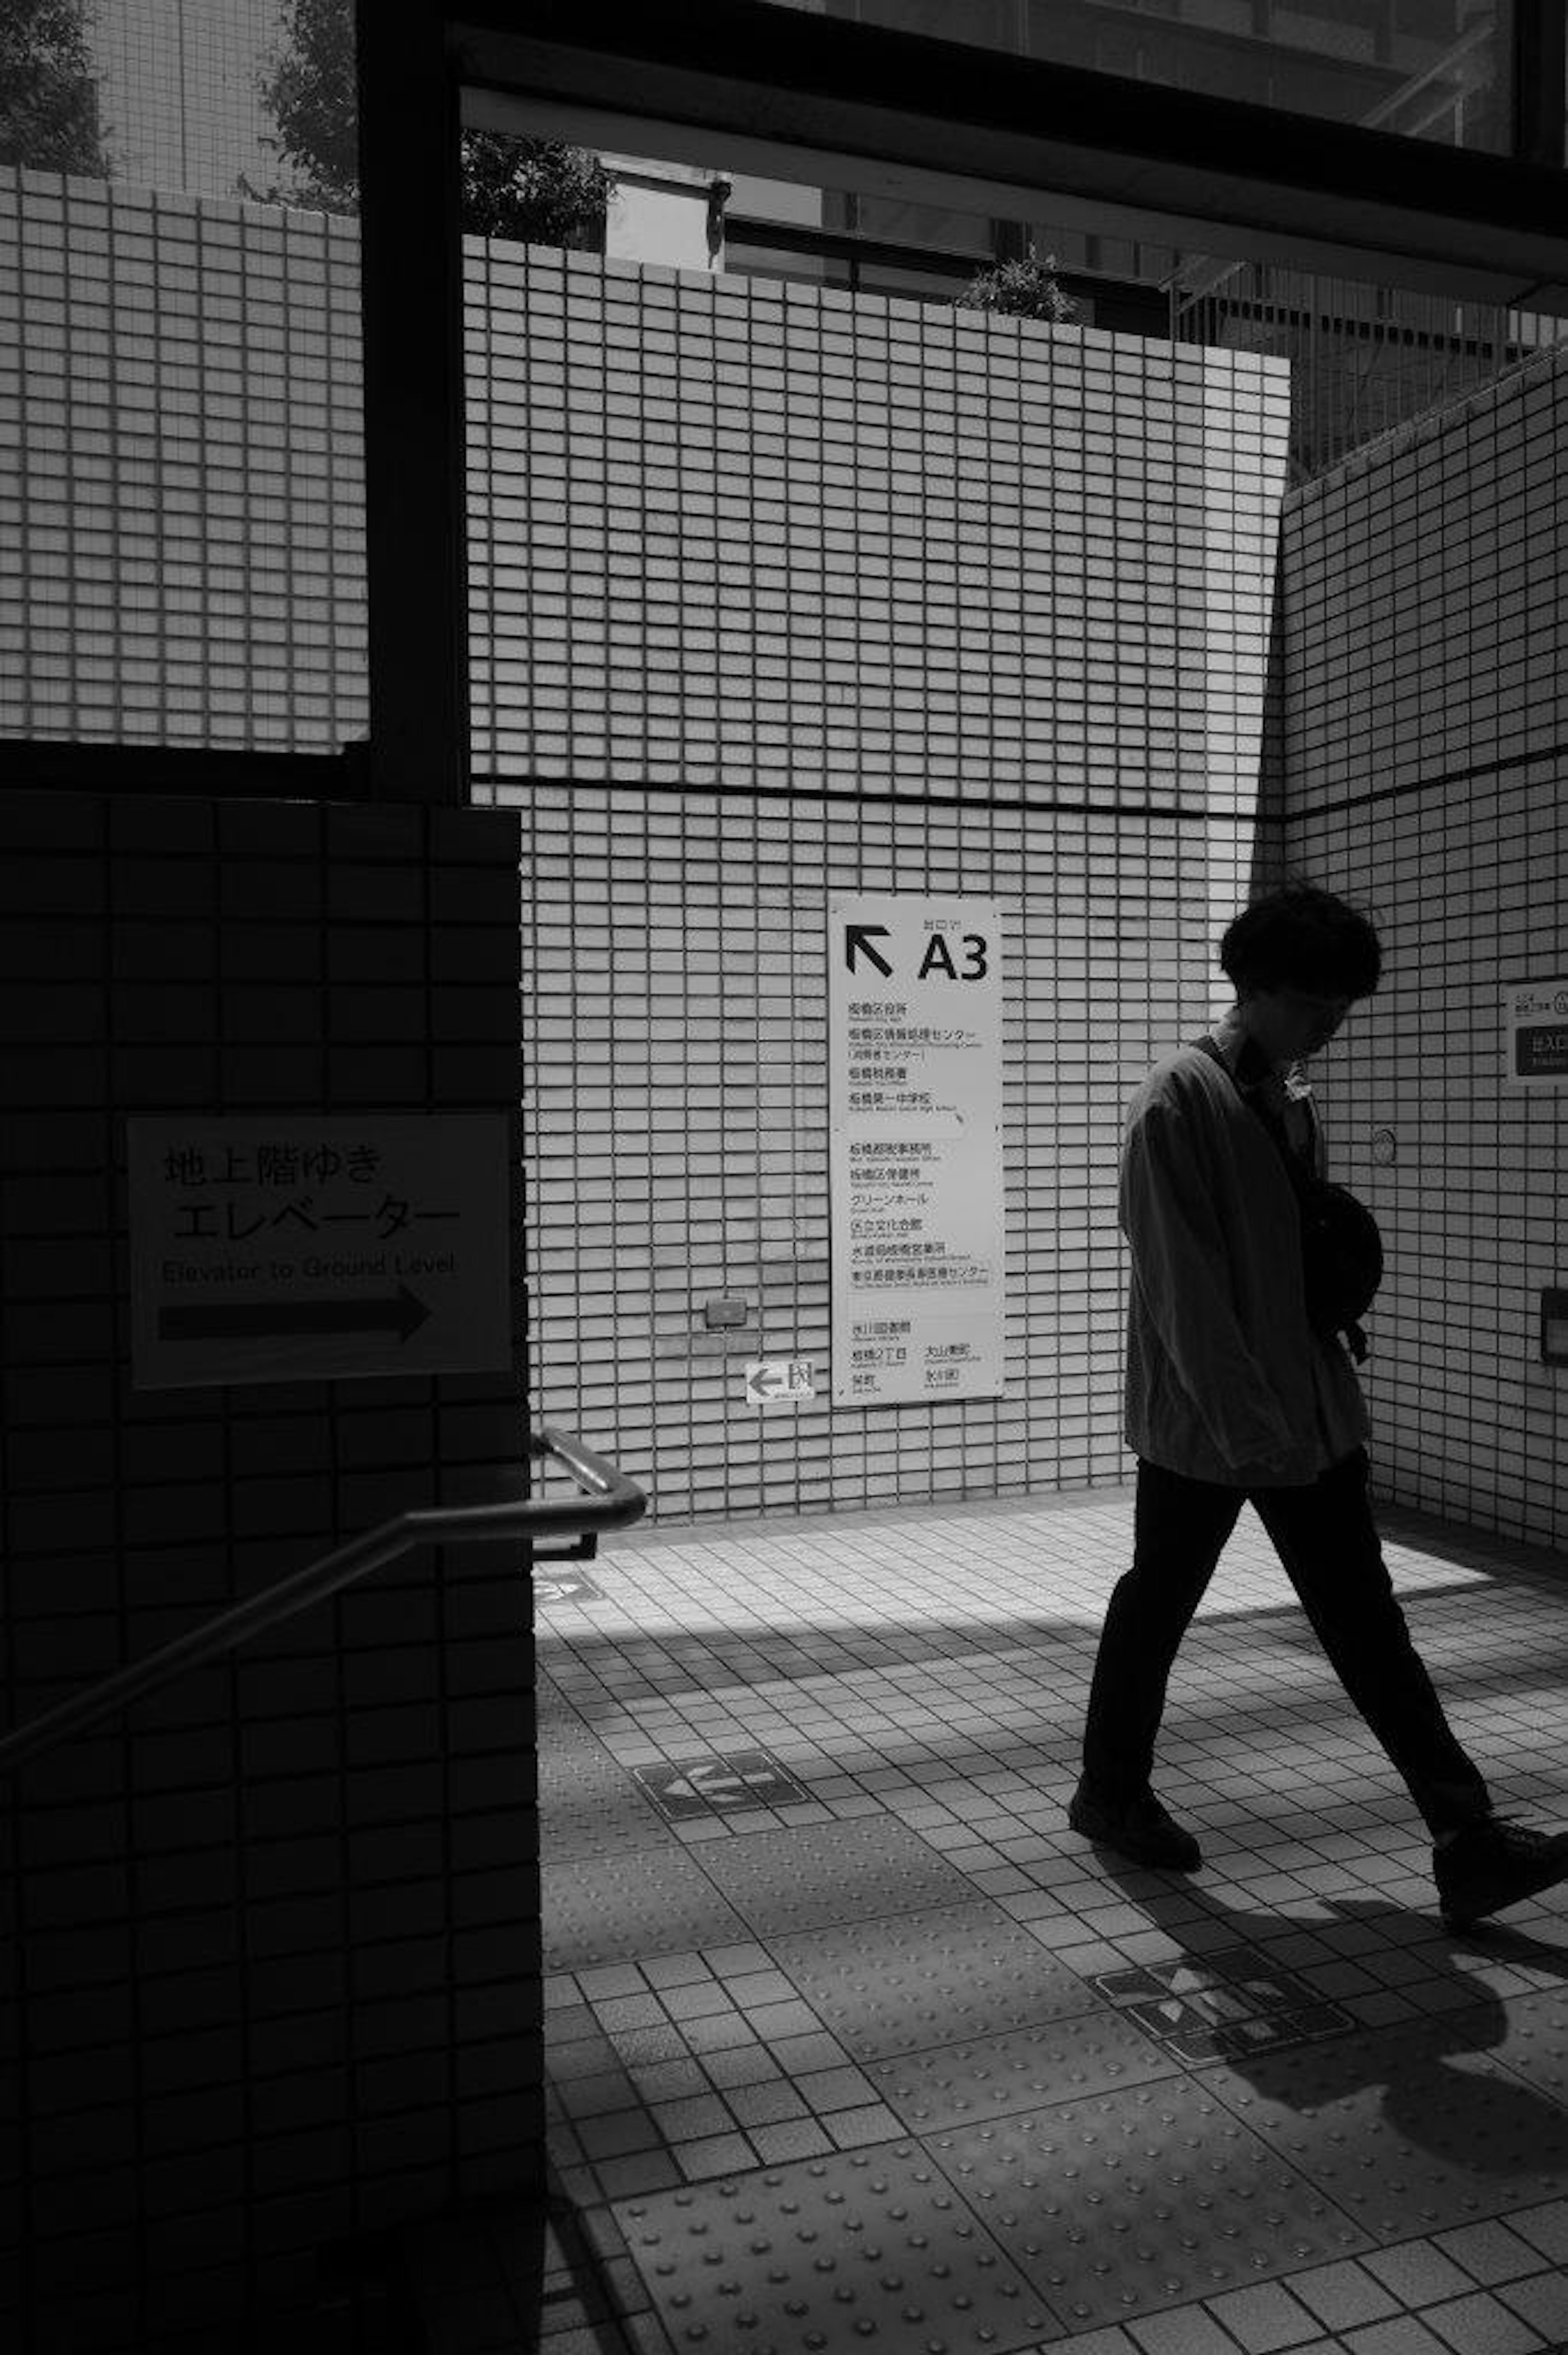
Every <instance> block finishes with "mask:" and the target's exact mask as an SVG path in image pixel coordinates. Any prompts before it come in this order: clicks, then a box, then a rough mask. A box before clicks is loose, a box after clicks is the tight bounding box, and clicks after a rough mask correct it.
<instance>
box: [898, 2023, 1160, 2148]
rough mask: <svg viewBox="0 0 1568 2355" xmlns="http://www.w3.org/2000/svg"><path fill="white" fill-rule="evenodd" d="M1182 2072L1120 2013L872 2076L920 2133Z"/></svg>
mask: <svg viewBox="0 0 1568 2355" xmlns="http://www.w3.org/2000/svg"><path fill="white" fill-rule="evenodd" d="M1177 2073H1178V2072H1177V2066H1176V2063H1175V2062H1174V2061H1172V2060H1171V2057H1170V2055H1169V2054H1168V2053H1166V2052H1162V2051H1160V2047H1159V2046H1158V2045H1157V2044H1155V2043H1153V2042H1152V2041H1150V2038H1149V2037H1147V2036H1145V2035H1144V2033H1143V2031H1142V2030H1141V2029H1139V2028H1138V2027H1137V2026H1135V2025H1134V2023H1133V2022H1132V2021H1131V2020H1130V2019H1123V2018H1121V2016H1120V2015H1119V2014H1118V2013H1117V2012H1114V2011H1101V2012H1093V2013H1086V2015H1085V2016H1084V2017H1083V2018H1081V2019H1071V2020H1067V2021H1060V2022H1054V2023H1053V2024H1052V2025H1051V2026H1049V2027H1044V2028H1014V2029H1010V2030H1008V2031H1007V2033H1006V2034H1005V2035H1002V2036H985V2037H980V2038H978V2039H977V2040H976V2041H974V2042H973V2043H969V2044H946V2045H943V2046H942V2047H941V2049H940V2050H939V2051H935V2052H912V2053H906V2054H904V2055H902V2056H900V2057H899V2058H898V2059H896V2060H893V2061H876V2062H870V2063H868V2064H867V2068H866V2074H867V2076H868V2077H869V2078H870V2079H871V2081H872V2083H873V2084H874V2086H875V2087H876V2089H877V2091H878V2093H879V2094H881V2095H882V2098H883V2100H884V2101H885V2103H886V2104H887V2105H888V2107H889V2109H891V2110H894V2111H895V2112H896V2113H897V2115H898V2116H899V2117H901V2118H902V2119H903V2121H904V2123H905V2125H906V2126H907V2127H908V2128H909V2130H910V2132H911V2133H912V2134H932V2133H934V2132H936V2130H937V2129H938V2127H941V2126H972V2125H973V2124H975V2123H976V2121H977V2120H980V2119H982V2118H997V2117H1005V2116H1007V2115H1009V2114H1011V2113H1012V2112H1015V2111H1018V2110H1037V2109H1039V2108H1041V2107H1042V2105H1044V2104H1045V2103H1047V2102H1061V2101H1070V2100H1072V2099H1074V2098H1075V2097H1082V2096H1083V2095H1085V2094H1101V2093H1107V2092H1109V2091H1110V2090H1111V2089H1112V2088H1113V2087H1116V2086H1118V2085H1139V2084H1143V2083H1147V2082H1148V2081H1149V2080H1150V2078H1153V2077H1170V2076H1174V2075H1176V2074H1177Z"/></svg>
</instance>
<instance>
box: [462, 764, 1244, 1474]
mask: <svg viewBox="0 0 1568 2355" xmlns="http://www.w3.org/2000/svg"><path fill="white" fill-rule="evenodd" d="M509 798H514V800H515V804H516V806H517V808H518V810H519V814H520V815H521V818H522V822H523V826H524V866H525V868H526V869H527V871H528V872H529V873H530V874H531V876H532V878H533V883H532V894H533V898H532V913H531V918H530V921H529V922H528V924H527V926H526V928H525V931H524V1039H525V1066H526V1092H525V1095H524V1139H525V1153H526V1158H527V1165H528V1185H529V1204H530V1209H529V1263H530V1271H531V1273H530V1282H531V1284H532V1288H533V1308H532V1332H533V1337H534V1351H535V1358H534V1364H535V1396H536V1399H537V1402H538V1412H540V1413H541V1414H542V1415H543V1416H544V1417H545V1418H546V1420H554V1421H558V1422H561V1423H566V1424H567V1426H568V1427H570V1428H572V1429H574V1430H578V1431H581V1432H582V1433H584V1434H585V1436H587V1438H588V1441H589V1443H590V1444H592V1445H594V1446H597V1447H601V1448H602V1449H604V1451H605V1452H606V1453H607V1454H609V1455H610V1457H611V1458H612V1460H614V1461H615V1462H617V1463H619V1464H620V1465H621V1466H622V1467H623V1468H624V1469H625V1470H626V1471H628V1472H630V1475H631V1476H632V1477H633V1478H634V1479H637V1480H638V1481H640V1482H641V1483H642V1484H643V1485H644V1486H645V1487H647V1488H648V1489H649V1491H650V1495H651V1497H652V1508H653V1510H654V1512H655V1515H661V1514H662V1515H663V1516H665V1517H676V1518H681V1517H684V1516H687V1515H692V1514H705V1513H725V1512H732V1513H733V1512H741V1511H747V1512H750V1511H756V1510H758V1509H760V1508H765V1507H771V1506H781V1507H785V1508H788V1509H790V1510H804V1509H810V1508H822V1509H830V1508H833V1507H835V1506H837V1507H847V1506H852V1505H863V1504H867V1503H873V1502H880V1501H892V1500H895V1499H901V1500H903V1501H904V1502H906V1503H912V1502H915V1501H917V1500H919V1499H921V1498H925V1497H958V1496H964V1495H970V1496H974V1495H998V1494H1006V1493H1016V1492H1019V1491H1022V1490H1025V1489H1029V1488H1050V1487H1082V1486H1086V1485H1088V1484H1089V1483H1091V1482H1094V1481H1097V1480H1113V1481H1114V1480H1120V1479H1122V1478H1124V1477H1125V1476H1127V1471H1128V1463H1129V1459H1128V1456H1127V1455H1126V1451H1125V1449H1124V1447H1123V1444H1122V1438H1121V1406H1122V1401H1121V1380H1122V1335H1123V1326H1124V1319H1125V1308H1126V1289H1127V1264H1126V1256H1125V1245H1124V1243H1123V1240H1122V1237H1121V1234H1120V1231H1119V1229H1118V1225H1117V1214H1116V1194H1117V1171H1118V1151H1119V1143H1120V1134H1121V1123H1122V1117H1123V1109H1124V1105H1125V1102H1126V1099H1127V1096H1128V1092H1130V1090H1131V1089H1132V1087H1133V1086H1134V1085H1135V1084H1136V1082H1138V1080H1139V1079H1140V1078H1141V1077H1142V1075H1143V1072H1144V1071H1145V1070H1146V1069H1147V1068H1148V1066H1149V1064H1150V1062H1151V1061H1152V1060H1154V1058H1155V1057H1156V1056H1158V1055H1160V1054H1161V1053H1164V1052H1165V1051H1166V1050H1168V1049H1170V1048H1171V1047H1173V1046H1175V1045H1177V1044H1179V1043H1180V1042H1181V1039H1184V1038H1191V1037H1192V1036H1193V1035H1194V1034H1195V1033H1196V1032H1197V1031H1198V1030H1199V1029H1201V1028H1202V1026H1203V1024H1204V1022H1205V1020H1206V1018H1207V1017H1208V1014H1209V1010H1210V1007H1211V1005H1212V1003H1213V937H1214V931H1215V928H1216V925H1217V923H1218V922H1222V921H1223V918H1222V917H1220V916H1219V915H1217V914H1211V911H1212V910H1213V909H1215V908H1217V906H1218V905H1219V903H1221V902H1224V904H1225V905H1226V906H1227V907H1230V908H1234V906H1237V905H1239V904H1240V903H1241V902H1242V901H1243V900H1245V897H1246V895H1247V891H1248V889H1249V886H1250V882H1251V878H1252V870H1253V863H1254V857H1255V852H1254V844H1253V837H1252V829H1251V828H1250V827H1248V826H1243V825H1240V824H1237V823H1234V822H1231V821H1227V820H1224V819H1219V818H1216V819H1213V820H1211V821H1209V822H1208V823H1207V824H1196V823H1193V822H1192V821H1191V820H1189V819H1187V818H1186V817H1184V816H1179V815H1171V816H1151V817H1147V818H1135V817H1132V816H1128V815H1116V814H1114V813H1112V812H1109V811H1105V812H1091V811H1080V812H1077V813H1074V812H1069V811H1054V810H1030V809H1006V808H1000V807H996V806H988V805H984V804H978V805H974V806H972V807H964V808H959V807H955V806H951V805H934V804H931V803H922V802H918V801H916V802H908V803H896V802H886V801H883V802H873V801H870V800H867V801H865V802H863V803H859V804H857V803H854V802H852V801H843V802H826V801H821V800H816V801H809V800H806V799H805V798H803V797H794V796H782V795H780V796H771V797H769V796H762V795H749V794H723V795H720V794H696V793H691V794H673V793H670V794H643V793H639V792H636V791H634V790H630V789H627V790H624V791H619V792H618V791H613V790H612V791H608V792H607V791H605V790H603V789H602V788H601V789H598V790H596V789H594V788H591V787H589V786H588V785H587V784H581V785H577V786H574V787H570V788H567V787H562V786H544V785H535V786H533V787H531V788H530V789H528V791H527V792H526V793H525V794H523V793H519V794H516V795H515V796H509ZM850 890H865V891H890V890H933V891H949V892H951V891H970V892H973V893H975V894H977V895H978V896H981V897H985V896H992V895H993V896H994V897H995V898H996V899H997V900H999V901H1000V903H1001V907H1002V909H1003V911H1004V915H1005V920H1006V924H1007V936H1006V949H1005V957H1006V965H1005V971H1006V975H1007V981H1006V991H1005V1006H1004V1019H1003V1034H1002V1063H1003V1098H1002V1112H1003V1152H1004V1163H1005V1173H1006V1201H1005V1208H1006V1220H1007V1265H1008V1311H1007V1322H1006V1380H1007V1393H1006V1395H1005V1397H1003V1398H1002V1399H1001V1400H997V1401H980V1400H976V1401H943V1402H941V1403H939V1404H933V1405H930V1406H927V1405H924V1404H909V1405H900V1406H883V1407H872V1408H865V1407H859V1406H853V1407H852V1406H839V1405H834V1404H832V1402H831V1401H830V1400H829V1399H828V1398H827V1397H826V1396H822V1395H819V1397H818V1398H817V1399H816V1400H815V1401H811V1402H810V1403H809V1404H802V1405H799V1406H789V1407H785V1408H778V1407H775V1408H769V1409H766V1410H758V1408H756V1407H752V1406H748V1405H747V1403H746V1401H745V1399H744V1396H743V1369H744V1366H745V1364H746V1362H747V1359H751V1358H758V1357H771V1356H782V1355H788V1356H792V1357H807V1358H810V1359H813V1361H814V1363H815V1365H816V1367H817V1369H818V1375H819V1380H820V1382H821V1384H822V1386H823V1388H824V1389H825V1388H826V1375H827V1368H828V1358H829V1344H830V1337H831V1318H830V1300H829V1268H828V1249H829V1232H828V1223H829V1202H828V1111H827V937H826V914H825V910H826V902H827V900H828V899H829V897H830V896H832V894H833V893H835V892H839V891H850ZM720 1295H727V1296H732V1297H733V1296H737V1295H738V1296H739V1297H741V1298H743V1299H744V1300H745V1302H746V1303H747V1310H746V1322H745V1324H744V1325H743V1326H742V1327H738V1328H734V1329H731V1330H728V1331H709V1330H708V1329H707V1328H706V1326H705V1313H704V1312H705V1303H706V1301H707V1300H708V1299H710V1298H713V1297H717V1296H720Z"/></svg>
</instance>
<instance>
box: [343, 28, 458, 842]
mask: <svg viewBox="0 0 1568 2355" xmlns="http://www.w3.org/2000/svg"><path fill="white" fill-rule="evenodd" d="M355 16H356V18H357V49H358V70H359V202H360V215H359V227H360V240H361V269H360V283H361V297H360V300H361V307H362V314H363V321H364V336H365V349H364V366H365V509H366V534H365V538H366V583H367V589H368V595H369V642H370V744H369V751H368V755H367V759H368V765H369V773H370V791H371V794H372V795H373V797H374V798H375V799H376V800H378V801H424V802H464V801H466V800H467V798H468V752H469V744H468V614H467V581H466V566H465V557H464V545H463V409H462V242H461V226H460V217H459V176H458V148H459V137H460V133H459V123H458V93H457V86H456V84H455V82H454V81H453V80H452V79H451V76H450V71H449V69H448V64H447V51H446V45H445V40H444V22H445V10H444V9H443V7H442V5H441V0H398V5H397V7H395V8H394V7H390V6H388V5H387V0H356V5H355Z"/></svg>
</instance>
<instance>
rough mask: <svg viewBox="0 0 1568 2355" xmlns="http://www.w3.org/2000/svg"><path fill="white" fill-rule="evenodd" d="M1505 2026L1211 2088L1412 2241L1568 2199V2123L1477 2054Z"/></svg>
mask: <svg viewBox="0 0 1568 2355" xmlns="http://www.w3.org/2000/svg"><path fill="white" fill-rule="evenodd" d="M1502 2025H1503V2021H1502V2017H1501V2014H1500V2011H1499V2014H1498V2015H1496V2016H1495V2017H1494V2015H1493V2014H1492V2013H1491V2012H1490V2011H1481V2012H1471V2013H1468V2014H1466V2013H1463V2012H1455V2013H1450V2014H1448V2015H1447V2016H1446V2019H1443V2020H1440V2021H1437V2022H1429V2021H1421V2022H1420V2023H1418V2024H1417V2025H1415V2026H1414V2027H1411V2028H1403V2029H1386V2028H1385V2029H1381V2030H1376V2031H1375V2032H1369V2033H1367V2034H1364V2035H1359V2036H1341V2037H1337V2038H1335V2039H1333V2040H1332V2041H1330V2042H1327V2043H1323V2044H1308V2045H1305V2046H1303V2047H1301V2048H1300V2049H1298V2051H1290V2052H1273V2053H1265V2054H1260V2055H1259V2056H1258V2058H1257V2059H1256V2060H1254V2061H1249V2062H1247V2064H1246V2067H1245V2072H1244V2071H1243V2070H1242V2069H1240V2068H1239V2067H1237V2066H1235V2065H1234V2064H1232V2065H1230V2066H1224V2067H1219V2068H1208V2069H1205V2071H1204V2073H1203V2082H1204V2083H1205V2085H1207V2086H1209V2087H1211V2088H1212V2089H1213V2092H1214V2093H1215V2094H1217V2095H1218V2097H1219V2098H1220V2099H1221V2100H1222V2101H1223V2102H1224V2103H1226V2104H1227V2105H1229V2106H1230V2107H1231V2108H1232V2109H1233V2110H1234V2112H1235V2114H1236V2115H1237V2116H1238V2117H1239V2118H1242V2119H1245V2122H1246V2124H1247V2126H1250V2127H1251V2128H1252V2130H1253V2132H1254V2133H1255V2134H1258V2135H1262V2136H1263V2137H1265V2138H1266V2140H1267V2141H1268V2142H1269V2143H1271V2144H1272V2145H1273V2146H1274V2147H1275V2149H1277V2151H1278V2152H1279V2154H1280V2156H1281V2158H1285V2159H1287V2160H1288V2161H1289V2163H1290V2164H1291V2165H1292V2166H1293V2167H1298V2168H1299V2169H1300V2170H1301V2172H1302V2174H1303V2175H1305V2176H1308V2177H1309V2178H1310V2179H1311V2180H1312V2181H1313V2182H1314V2183H1318V2184H1320V2185H1321V2186H1322V2187H1323V2189H1324V2190H1326V2191H1328V2192H1330V2193H1331V2194H1332V2196H1333V2198H1334V2200H1336V2201H1337V2202H1338V2204H1339V2206H1340V2208H1342V2209H1343V2210H1344V2211H1346V2212H1347V2213H1348V2214H1350V2215H1351V2216H1354V2217H1356V2218H1357V2219H1358V2220H1359V2221H1360V2222H1361V2223H1362V2224H1364V2225H1365V2227H1366V2229H1367V2231H1368V2232H1372V2233H1373V2234H1375V2235H1376V2236H1377V2237H1378V2238H1379V2239H1381V2240H1385V2241H1403V2240H1405V2239H1408V2238H1409V2237H1410V2236H1411V2235H1412V2234H1414V2233H1417V2232H1435V2231H1438V2230H1440V2229H1443V2228H1446V2227H1447V2226H1450V2225H1456V2224H1466V2223H1470V2222H1475V2221H1476V2220H1477V2219H1478V2218H1479V2217H1483V2216H1499V2215H1502V2214H1504V2213H1505V2212H1506V2211H1508V2210H1509V2209H1510V2208H1518V2207H1522V2206H1525V2205H1527V2204H1528V2203H1529V2202H1530V2201H1531V2200H1545V2199H1553V2198H1555V2199H1562V2198H1563V2197H1564V2196H1565V2195H1568V2110H1564V2109H1563V2107H1562V2106H1561V2105H1559V2104H1558V2103H1557V2102H1555V2101H1552V2100H1551V2099H1550V2098H1549V2097H1548V2096H1547V2095H1546V2094H1542V2093H1539V2092H1538V2091H1537V2090H1536V2088H1535V2087H1534V2086H1533V2085H1531V2084H1526V2083H1523V2082H1522V2074H1520V2075H1516V2074H1514V2073H1513V2071H1511V2070H1510V2069H1506V2068H1503V2067H1501V2066H1499V2062H1498V2061H1497V2060H1496V2059H1494V2057H1493V2055H1492V2054H1491V2052H1490V2051H1478V2049H1477V2047H1478V2045H1481V2044H1490V2043H1495V2042H1496V2041H1498V2040H1499V2036H1500V2032H1501V2030H1502ZM1526 2049H1527V2048H1525V2047H1524V2046H1522V2045H1521V2044H1519V2045H1515V2046H1514V2048H1513V2051H1514V2062H1515V2067H1516V2068H1517V2067H1518V2066H1519V2062H1520V2058H1521V2057H1522V2054H1523V2051H1525V2050H1526Z"/></svg>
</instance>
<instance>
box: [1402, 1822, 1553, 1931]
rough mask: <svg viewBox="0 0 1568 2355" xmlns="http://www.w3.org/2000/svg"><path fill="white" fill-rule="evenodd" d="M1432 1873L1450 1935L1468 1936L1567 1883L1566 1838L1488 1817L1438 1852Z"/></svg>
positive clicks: (1436, 1850)
mask: <svg viewBox="0 0 1568 2355" xmlns="http://www.w3.org/2000/svg"><path fill="white" fill-rule="evenodd" d="M1432 1870H1433V1871H1434V1873H1435V1874H1436V1881H1437V1902H1438V1906H1439V1908H1440V1910H1441V1912H1442V1915H1443V1919H1444V1921H1445V1922H1446V1923H1447V1925H1448V1927H1449V1929H1450V1930H1464V1929H1467V1928H1468V1926H1469V1924H1470V1923H1472V1922H1478V1921H1480V1920H1481V1918H1482V1916H1483V1915H1485V1914H1488V1913H1500V1912H1501V1910H1502V1908H1503V1907H1504V1906H1505V1905H1517V1904H1518V1902H1519V1901H1520V1898H1521V1897H1535V1896H1538V1895H1539V1894H1540V1892H1541V1891H1542V1890H1543V1889H1553V1888H1555V1887H1556V1885H1557V1883H1558V1882H1559V1881H1568V1832H1538V1831H1532V1830H1531V1828H1530V1827H1529V1826H1528V1825H1526V1824H1510V1823H1504V1822H1503V1821H1502V1820H1501V1819H1500V1818H1499V1817H1497V1816H1485V1817H1482V1819H1481V1821H1480V1822H1479V1823H1475V1824H1467V1825H1466V1827H1465V1828H1464V1830H1463V1831H1462V1832H1461V1833H1460V1834H1459V1837H1458V1838H1457V1839H1453V1840H1450V1841H1449V1842H1448V1844H1447V1846H1446V1848H1439V1849H1434V1850H1433V1852H1432Z"/></svg>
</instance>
